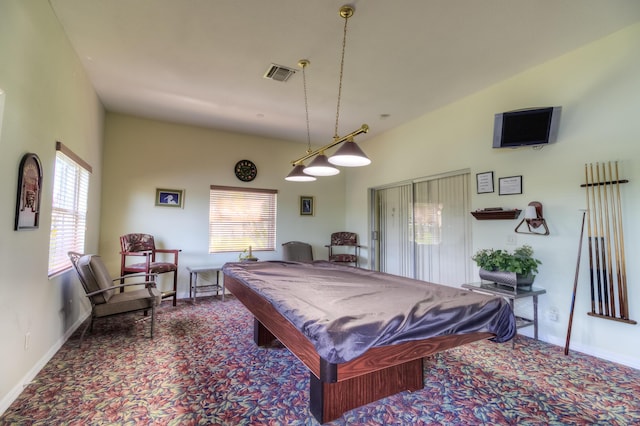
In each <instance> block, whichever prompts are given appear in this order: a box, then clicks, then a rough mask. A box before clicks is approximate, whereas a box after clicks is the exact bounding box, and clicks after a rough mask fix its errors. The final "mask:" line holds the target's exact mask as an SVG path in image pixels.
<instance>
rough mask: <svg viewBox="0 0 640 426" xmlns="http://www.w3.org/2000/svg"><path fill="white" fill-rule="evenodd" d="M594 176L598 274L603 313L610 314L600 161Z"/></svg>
mask: <svg viewBox="0 0 640 426" xmlns="http://www.w3.org/2000/svg"><path fill="white" fill-rule="evenodd" d="M596 177H597V179H598V222H599V228H598V225H596V228H597V229H598V232H597V234H598V241H597V243H596V244H598V249H599V251H600V261H601V262H602V263H601V264H600V266H601V268H600V275H601V276H602V299H603V304H604V314H605V315H606V316H610V312H609V288H608V285H609V283H608V282H607V259H606V258H607V252H606V251H605V246H604V236H605V235H606V232H605V229H604V223H603V222H602V216H603V209H602V188H601V187H603V186H605V184H604V183H601V181H600V163H596Z"/></svg>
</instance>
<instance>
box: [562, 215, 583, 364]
mask: <svg viewBox="0 0 640 426" xmlns="http://www.w3.org/2000/svg"><path fill="white" fill-rule="evenodd" d="M586 214H587V212H586V210H585V211H583V212H582V226H581V228H580V242H579V243H578V261H577V262H576V276H575V278H574V280H573V293H572V295H571V310H570V311H569V326H568V327H567V341H566V343H565V344H564V354H565V355H569V340H571V326H572V325H573V310H574V308H575V306H576V291H577V290H578V273H579V272H580V255H581V254H582V237H583V235H584V218H585V216H586Z"/></svg>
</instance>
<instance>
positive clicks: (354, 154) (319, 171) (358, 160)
mask: <svg viewBox="0 0 640 426" xmlns="http://www.w3.org/2000/svg"><path fill="white" fill-rule="evenodd" d="M353 12H354V9H353V7H351V6H348V5H345V6H342V7H341V8H340V11H339V14H340V16H341V17H342V18H344V31H343V39H342V57H341V60H340V78H339V82H338V103H337V107H336V125H335V132H334V137H333V142H331V143H329V144H327V145H325V146H323V147H322V148H319V149H317V150H315V151H311V142H310V137H309V108H308V104H307V89H306V79H305V78H306V77H305V73H304V69H305V67H306V66H307V65H309V61H307V60H301V61H300V62H299V63H298V65H300V66H301V67H302V77H303V80H304V81H305V83H304V87H305V108H306V111H307V153H306V155H304V156H302V157H300V158H298V159H297V160H294V161H292V162H291V164H292V165H293V166H294V167H293V170H292V171H291V173H289V175H288V176H287V177H286V178H285V179H286V180H292V181H302V180H303V178H302V177H303V175H307V176H333V175H337V174H338V173H340V170H338V169H337V168H336V167H335V166H334V165H338V166H347V167H358V166H366V165H368V164H370V163H371V160H369V158H368V157H367V156H366V155H365V154H364V152H362V150H361V149H360V147H359V146H358V145H357V144H356V143H355V142H354V139H353V138H354V137H355V136H357V135H359V134H361V133H367V132H368V131H369V126H367V125H366V124H363V125H362V126H360V128H359V129H357V130H355V131H353V132H351V133H349V134H348V135H346V136H343V137H339V136H338V124H339V121H340V100H341V99H342V76H343V71H344V54H345V50H346V43H347V22H348V20H349V18H350V17H352V16H353ZM303 61H304V64H303ZM343 142H346V143H345V144H344V145H343V146H341V147H340V148H339V149H338V150H337V151H336V153H335V154H334V155H332V156H331V157H329V158H327V156H326V155H325V151H326V150H328V149H330V148H333V147H334V146H336V145H339V144H341V143H343ZM313 157H315V158H313ZM309 158H313V160H312V161H311V163H309V165H308V166H306V167H305V166H304V161H305V160H308V159H309ZM301 175H302V176H301ZM313 180H315V178H314V179H313Z"/></svg>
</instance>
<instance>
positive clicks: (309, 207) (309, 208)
mask: <svg viewBox="0 0 640 426" xmlns="http://www.w3.org/2000/svg"><path fill="white" fill-rule="evenodd" d="M314 204H315V203H314V202H313V197H311V196H309V195H302V196H300V216H313V211H314V209H315V205H314Z"/></svg>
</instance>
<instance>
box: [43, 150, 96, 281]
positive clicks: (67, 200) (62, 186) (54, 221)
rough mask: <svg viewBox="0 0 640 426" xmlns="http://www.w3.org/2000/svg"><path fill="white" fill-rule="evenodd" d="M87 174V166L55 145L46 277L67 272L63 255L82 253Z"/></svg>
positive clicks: (72, 154)
mask: <svg viewBox="0 0 640 426" xmlns="http://www.w3.org/2000/svg"><path fill="white" fill-rule="evenodd" d="M89 173H91V166H90V165H89V164H87V163H85V162H84V161H83V160H82V159H80V158H79V157H78V156H77V155H75V154H74V153H73V152H72V151H71V150H69V149H68V148H67V147H66V146H64V145H63V144H62V143H60V142H57V143H56V170H55V177H54V181H53V208H52V211H51V236H50V240H49V276H52V275H55V274H57V273H59V272H62V271H64V270H66V269H69V268H71V261H70V260H69V256H68V254H67V252H69V251H77V252H80V253H82V252H84V236H85V230H86V223H87V198H88V193H89Z"/></svg>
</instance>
